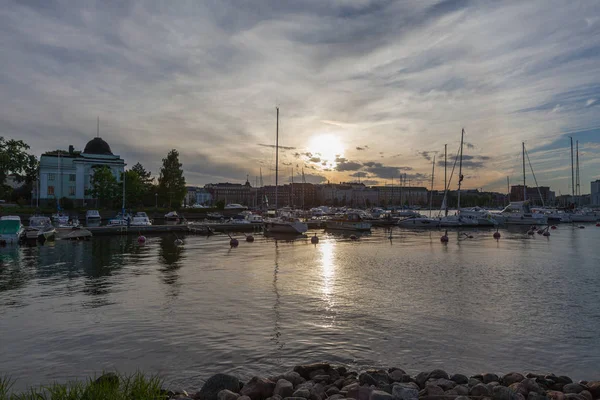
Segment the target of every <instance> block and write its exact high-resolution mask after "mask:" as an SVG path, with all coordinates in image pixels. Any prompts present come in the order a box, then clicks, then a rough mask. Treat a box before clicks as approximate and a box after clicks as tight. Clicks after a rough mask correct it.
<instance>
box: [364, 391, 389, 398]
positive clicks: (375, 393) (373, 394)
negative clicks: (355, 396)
mask: <svg viewBox="0 0 600 400" xmlns="http://www.w3.org/2000/svg"><path fill="white" fill-rule="evenodd" d="M369 400H393V397H392V395H391V394H389V393H387V392H383V391H381V390H373V391H372V392H371V396H370V397H369Z"/></svg>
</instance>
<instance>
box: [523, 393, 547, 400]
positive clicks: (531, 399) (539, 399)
mask: <svg viewBox="0 0 600 400" xmlns="http://www.w3.org/2000/svg"><path fill="white" fill-rule="evenodd" d="M527 400H548V397H546V396H545V395H544V394H540V393H536V392H529V394H528V395H527Z"/></svg>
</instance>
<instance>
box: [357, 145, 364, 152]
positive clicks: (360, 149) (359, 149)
mask: <svg viewBox="0 0 600 400" xmlns="http://www.w3.org/2000/svg"><path fill="white" fill-rule="evenodd" d="M365 149H366V148H365V147H360V146H358V147H356V150H358V151H363V150H365Z"/></svg>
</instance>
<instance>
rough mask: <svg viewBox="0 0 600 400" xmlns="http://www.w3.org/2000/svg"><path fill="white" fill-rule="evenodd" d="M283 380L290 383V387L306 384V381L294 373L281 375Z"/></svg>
mask: <svg viewBox="0 0 600 400" xmlns="http://www.w3.org/2000/svg"><path fill="white" fill-rule="evenodd" d="M283 379H285V380H286V381H289V382H292V385H294V387H296V386H298V385H299V384H301V383H304V382H306V379H304V378H303V377H301V376H300V374H299V373H297V372H296V371H289V372H286V373H285V374H283Z"/></svg>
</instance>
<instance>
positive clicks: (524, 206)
mask: <svg viewBox="0 0 600 400" xmlns="http://www.w3.org/2000/svg"><path fill="white" fill-rule="evenodd" d="M532 171H533V170H532ZM540 198H541V196H540ZM500 215H501V216H503V217H504V223H505V224H508V225H546V224H547V223H548V217H547V216H546V215H545V214H543V213H534V212H532V210H531V208H530V206H529V202H528V201H527V185H526V176H525V142H523V201H511V202H510V203H508V205H507V206H506V207H505V208H504V210H502V211H501V212H500Z"/></svg>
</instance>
